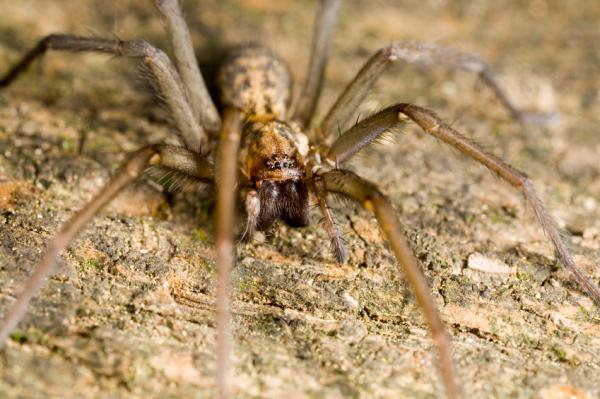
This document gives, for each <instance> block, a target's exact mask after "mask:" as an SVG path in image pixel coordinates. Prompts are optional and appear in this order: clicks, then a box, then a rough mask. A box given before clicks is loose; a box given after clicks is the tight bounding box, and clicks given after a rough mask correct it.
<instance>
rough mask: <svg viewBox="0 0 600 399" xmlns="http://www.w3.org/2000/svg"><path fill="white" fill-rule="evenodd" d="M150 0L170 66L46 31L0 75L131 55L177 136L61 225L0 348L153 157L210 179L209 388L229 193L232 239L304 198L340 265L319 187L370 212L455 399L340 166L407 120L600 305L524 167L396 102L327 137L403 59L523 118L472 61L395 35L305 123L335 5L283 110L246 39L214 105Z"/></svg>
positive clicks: (386, 205)
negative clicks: (457, 79) (487, 187)
mask: <svg viewBox="0 0 600 399" xmlns="http://www.w3.org/2000/svg"><path fill="white" fill-rule="evenodd" d="M156 5H157V8H158V9H159V11H160V13H161V14H162V17H163V18H164V21H165V23H166V30H167V33H168V35H169V38H170V41H171V43H172V46H173V53H174V56H175V61H176V67H175V66H174V65H173V64H172V63H171V61H170V59H169V57H168V56H167V55H166V54H165V53H164V52H162V51H161V50H159V49H157V48H155V47H153V46H152V45H150V44H149V43H147V42H145V41H143V40H129V41H124V40H119V39H103V38H98V37H79V36H74V35H69V34H53V35H49V36H47V37H45V38H44V39H42V40H41V41H40V42H39V43H38V44H37V45H36V46H35V47H34V48H33V49H32V50H30V51H29V52H28V53H27V54H26V55H25V56H24V57H23V58H22V59H21V61H20V62H19V63H17V64H16V65H15V66H14V67H13V68H12V69H10V70H9V71H8V72H7V73H6V74H5V75H4V77H2V79H0V87H6V86H8V85H9V84H10V83H11V82H12V81H13V80H14V79H15V78H16V77H17V76H18V75H19V74H21V73H22V72H24V71H25V70H26V69H27V68H28V66H29V65H30V64H31V63H32V62H33V61H34V60H35V59H36V58H38V57H40V56H42V55H43V54H44V53H45V52H46V51H47V50H66V51H90V52H99V53H107V54H112V55H115V56H124V57H129V58H135V59H139V60H141V62H142V63H143V64H145V66H146V67H148V69H149V70H150V72H151V74H152V76H153V78H154V81H155V83H156V85H157V86H158V88H159V89H160V91H161V93H162V95H163V96H164V99H165V101H166V103H167V105H168V107H169V109H170V111H171V113H172V115H173V118H174V120H175V124H176V127H177V129H178V131H179V134H180V139H181V141H182V146H172V145H165V144H155V145H150V146H147V147H144V148H142V149H140V150H138V151H136V152H134V153H133V154H131V155H130V156H129V158H128V159H127V160H126V161H125V162H124V164H123V165H122V167H121V168H120V169H119V170H118V171H117V172H116V174H115V175H114V177H113V178H111V179H110V181H109V182H108V183H107V184H106V185H105V186H104V187H103V188H102V190H101V191H100V192H99V193H98V194H97V195H96V196H94V197H93V198H92V200H91V201H90V202H88V203H87V205H85V206H84V207H83V209H81V210H80V211H79V212H77V213H76V214H75V215H74V216H73V217H72V218H71V219H70V220H69V221H68V222H66V223H65V224H64V225H63V227H62V228H61V229H60V231H59V232H58V233H57V234H56V235H55V236H54V238H53V239H52V241H51V242H50V243H49V244H48V248H47V251H46V253H45V255H44V256H43V258H42V259H41V260H40V261H39V263H38V265H37V266H36V267H35V270H34V272H33V274H32V276H31V277H30V279H29V280H28V282H27V283H26V285H25V287H24V288H23V289H22V291H21V293H20V295H19V296H18V298H17V300H16V302H15V303H14V304H13V305H12V306H11V307H10V309H9V310H8V312H7V313H6V315H5V317H4V320H3V321H2V324H1V325H0V345H2V343H3V342H4V341H5V340H6V338H7V336H8V335H9V333H10V332H11V331H12V330H13V329H14V328H15V327H16V325H17V323H18V322H19V321H20V320H21V318H22V317H23V315H24V313H25V311H26V308H27V306H28V304H29V301H30V300H31V298H32V297H33V296H34V295H35V293H36V292H37V291H38V290H39V289H40V287H41V285H42V284H43V282H44V280H45V279H46V278H47V277H48V276H49V275H50V274H52V273H53V271H54V269H55V266H56V258H57V256H58V254H59V253H60V252H61V251H62V250H63V249H64V248H65V247H66V246H67V245H69V244H70V243H71V242H72V241H73V240H74V239H75V237H76V235H77V234H78V233H79V232H80V231H81V230H82V229H83V227H84V226H85V224H86V223H87V222H89V221H90V220H91V219H92V218H93V217H94V216H95V215H96V214H97V213H98V212H99V211H100V209H101V208H102V207H103V206H105V205H106V204H107V203H108V202H109V201H110V200H111V199H113V198H114V197H115V195H116V194H117V193H118V192H119V191H120V190H122V189H123V188H124V187H125V186H127V185H128V184H130V183H132V182H134V181H135V180H136V179H138V177H140V176H141V175H142V174H143V173H144V171H145V170H147V169H148V168H149V167H152V166H158V167H160V168H162V169H164V170H170V171H174V172H176V173H178V174H180V175H185V176H187V177H188V178H192V179H195V180H196V181H198V182H209V183H214V184H216V187H217V206H216V238H215V241H216V250H217V270H218V281H217V318H216V319H217V370H218V371H217V373H218V376H217V392H218V396H219V397H226V396H227V395H228V394H229V387H230V376H229V371H230V366H229V352H230V346H231V342H230V338H229V330H230V326H229V324H230V309H229V307H230V304H229V296H230V280H229V274H230V268H231V266H232V263H233V261H234V218H235V214H236V212H235V208H236V196H239V198H240V199H241V200H242V202H243V203H244V204H245V213H246V222H245V229H244V233H243V239H244V240H246V241H250V240H251V239H252V236H253V234H254V233H255V231H257V230H265V229H267V228H269V227H271V225H272V224H273V223H274V222H275V221H277V220H282V221H283V222H285V223H287V224H288V225H290V226H292V227H301V226H307V225H308V224H309V209H310V203H311V202H312V203H314V204H316V206H317V208H318V209H319V211H320V212H321V214H322V216H323V225H324V227H325V229H326V231H327V233H328V235H329V236H330V239H331V244H332V248H333V252H334V256H335V258H336V260H337V261H338V262H345V261H346V260H347V252H346V249H345V246H344V241H343V238H342V234H341V232H340V230H339V229H338V228H337V225H336V222H335V219H334V216H333V215H332V212H331V209H330V207H329V205H328V201H327V195H328V194H329V193H333V194H337V195H341V196H343V197H347V198H350V199H352V200H355V201H357V202H359V203H360V204H361V205H363V206H364V207H365V208H366V209H369V210H371V211H372V212H373V213H374V215H375V217H376V219H377V220H378V222H379V224H380V226H381V229H382V231H383V234H384V235H385V236H386V238H387V239H388V240H389V242H390V244H391V247H392V250H393V252H394V254H395V255H396V257H397V259H398V261H399V263H400V264H401V265H402V267H403V271H404V273H405V275H406V278H407V280H408V282H409V284H410V287H411V288H412V290H413V292H414V294H415V297H416V300H417V302H418V304H419V306H420V307H421V309H422V311H423V314H424V316H425V320H426V322H427V325H428V327H429V330H430V332H431V335H432V337H433V339H434V343H435V345H436V347H437V351H438V355H439V361H440V370H441V374H442V379H443V383H444V386H445V389H446V393H447V396H448V397H451V398H455V397H458V396H459V384H458V381H457V378H456V375H455V370H454V366H453V362H452V360H451V356H450V341H449V338H448V335H447V333H446V330H445V328H444V325H443V322H442V320H441V318H440V315H439V313H438V311H437V309H436V306H435V303H434V301H433V299H432V297H431V294H430V293H429V289H428V287H427V283H426V281H425V278H424V275H423V273H422V271H421V269H420V267H419V265H418V262H417V260H416V259H415V256H414V255H413V252H412V250H411V249H410V246H409V244H408V242H407V239H406V237H405V235H404V232H403V229H402V227H401V225H400V223H399V222H398V220H397V218H396V216H395V212H394V209H393V207H392V205H391V204H390V202H389V201H388V199H387V198H386V196H385V195H384V194H383V193H382V192H381V191H380V190H379V189H378V188H377V187H376V186H375V185H374V184H373V183H371V182H368V181H366V180H365V179H363V178H361V177H360V176H358V175H357V174H355V173H353V172H351V171H349V170H345V169H342V168H341V167H342V166H343V164H344V163H345V162H347V161H348V160H350V159H351V158H352V157H353V156H354V155H355V154H356V153H357V152H358V151H360V150H361V149H363V148H364V147H366V146H368V145H369V144H371V143H373V142H374V141H377V139H378V138H380V137H381V136H382V135H383V134H385V133H386V132H393V131H395V130H396V129H395V128H396V127H397V126H399V125H401V124H404V123H406V122H408V121H412V122H414V123H416V124H417V125H418V126H420V127H421V128H422V130H423V131H424V132H425V133H427V134H430V135H432V136H434V137H435V138H437V139H439V140H441V141H442V142H445V143H447V144H449V145H450V146H452V147H454V148H456V149H457V150H459V151H460V152H462V153H463V154H465V155H466V156H468V157H470V158H473V159H474V160H475V161H477V162H479V163H481V164H482V165H484V166H485V167H487V168H488V169H489V170H490V171H492V172H493V173H494V174H496V175H497V176H499V177H500V178H502V179H504V180H505V181H506V182H507V183H508V184H510V185H511V186H513V187H514V188H515V189H517V190H519V191H520V192H521V193H522V194H523V196H524V197H525V200H526V202H527V203H528V204H529V206H531V208H532V209H533V211H534V213H535V217H536V218H537V220H538V222H539V223H540V225H541V226H542V228H543V229H544V231H545V232H546V234H547V236H548V238H549V239H550V241H551V242H552V244H553V245H554V248H555V250H556V253H557V256H558V258H559V259H560V261H561V263H563V264H564V265H565V266H566V267H567V268H569V270H571V272H572V273H573V274H574V276H575V278H576V279H577V281H578V282H579V283H580V284H581V286H582V287H583V289H584V290H585V291H586V292H587V293H588V294H589V296H590V297H591V298H592V299H593V300H594V301H595V302H596V303H597V304H600V291H599V290H598V288H597V287H596V286H595V285H594V283H593V282H592V281H590V280H589V279H588V277H587V276H586V275H585V274H583V273H582V272H581V271H580V270H579V268H578V267H577V266H576V265H575V263H574V261H573V258H572V256H571V254H570V252H569V250H568V248H567V246H566V245H565V243H564V242H563V240H562V238H561V236H560V233H559V231H558V229H557V227H556V225H555V223H554V221H553V219H552V218H551V216H550V215H549V214H548V213H547V211H546V210H545V209H544V207H543V206H542V203H541V202H540V200H539V199H538V197H537V196H536V194H535V190H534V187H533V185H532V183H531V181H530V180H529V179H528V178H527V176H526V175H525V174H524V173H522V172H520V171H519V170H517V169H515V168H513V167H511V166H510V165H508V164H507V163H506V162H505V161H503V160H502V159H500V158H499V157H497V156H495V155H493V154H492V153H490V152H487V151H485V150H484V149H482V148H481V147H480V146H478V145H477V144H475V143H474V142H473V141H471V140H469V139H468V138H466V137H465V136H463V135H461V134H460V133H459V132H457V131H456V130H454V129H453V128H452V127H451V126H449V125H448V124H446V123H444V122H443V121H442V120H441V119H440V118H438V117H437V116H436V115H435V114H434V113H433V112H432V111H430V110H428V109H425V108H422V107H420V106H417V105H414V104H407V103H399V104H396V105H393V106H391V107H388V108H386V109H384V110H382V111H380V112H377V113H375V114H374V115H371V116H369V117H366V118H364V119H363V120H361V121H360V122H358V123H356V124H355V125H353V126H352V127H350V128H348V129H347V130H345V131H344V132H343V133H342V134H341V135H340V136H339V137H337V138H336V136H335V132H336V131H337V128H338V126H342V127H343V126H345V125H346V124H347V123H348V122H349V119H350V117H351V115H352V114H353V112H354V111H355V110H356V108H357V107H358V106H359V105H360V103H361V102H362V100H363V99H364V98H365V96H366V95H367V93H368V92H369V91H370V90H371V88H372V87H373V85H374V84H375V82H376V81H377V79H378V78H379V77H380V76H381V75H382V74H383V73H384V72H385V71H386V70H387V69H388V67H389V66H390V65H391V64H393V63H396V62H402V61H403V62H407V63H414V64H418V65H424V66H434V65H440V66H442V67H446V68H448V69H460V70H466V71H470V72H472V73H475V74H476V75H477V76H478V77H479V78H481V80H482V82H483V83H484V84H485V85H487V86H489V87H490V88H491V90H492V91H493V92H494V94H495V95H496V96H497V98H498V99H499V101H500V102H501V104H502V105H503V106H504V107H505V108H506V109H507V110H508V111H509V113H510V114H511V116H512V117H513V118H515V119H517V120H519V121H522V122H523V121H524V122H527V121H531V120H533V119H535V118H533V119H532V115H531V114H527V113H524V112H521V111H519V110H517V109H516V108H515V107H514V106H513V105H512V104H511V102H510V101H509V100H508V99H507V97H506V95H505V94H504V93H503V91H502V90H501V89H500V88H499V86H498V85H497V84H496V82H495V80H494V79H493V77H492V75H491V74H490V72H489V69H488V68H487V66H486V65H485V63H484V62H483V61H481V60H480V59H478V58H476V57H473V56H470V55H466V54H461V53H458V52H456V51H453V50H451V49H448V48H443V47H438V46H433V45H416V44H413V43H396V44H392V45H390V46H387V47H384V48H382V49H380V50H379V51H377V52H376V53H375V54H374V55H373V56H372V57H371V58H370V59H369V60H368V61H367V63H366V64H365V65H364V66H363V67H362V68H361V69H360V71H359V72H358V74H357V75H356V77H355V78H354V79H353V80H352V81H351V82H350V83H349V84H348V85H347V87H346V88H345V90H344V91H343V92H342V93H341V95H340V96H339V97H338V99H337V101H336V102H335V103H334V105H333V106H332V107H331V108H330V109H329V111H328V112H327V114H326V116H325V117H324V119H323V120H322V121H321V122H320V124H318V125H317V127H316V128H315V129H313V130H309V128H310V127H311V126H312V122H313V117H314V114H315V109H316V107H317V103H318V100H319V94H320V92H321V88H322V82H323V78H324V71H325V67H326V63H327V58H328V54H329V48H330V42H331V37H332V34H333V30H334V25H335V22H336V19H337V14H338V10H339V6H340V0H321V1H320V9H319V12H318V14H317V18H316V25H315V32H314V40H313V44H312V51H311V58H310V62H309V68H308V73H307V77H306V80H305V82H304V86H303V89H302V91H301V94H300V96H299V97H298V101H296V102H295V104H294V106H292V107H290V106H289V105H290V97H291V76H290V73H289V71H288V68H287V66H286V64H285V62H284V61H283V60H281V59H280V58H278V56H277V55H275V54H274V53H272V52H271V51H270V50H268V49H267V48H266V47H263V46H261V45H245V46H239V47H236V48H234V49H232V50H231V51H230V52H229V54H228V56H227V57H226V59H225V60H224V62H223V64H222V66H221V69H220V72H219V76H218V86H219V88H220V100H221V101H220V103H221V104H222V105H223V109H222V113H221V114H219V111H218V110H217V107H216V106H215V103H214V102H213V100H212V99H211V97H210V95H209V92H208V90H207V89H206V86H205V83H204V81H203V78H202V76H201V74H200V70H199V67H198V63H197V61H196V58H195V55H194V52H193V49H192V43H191V39H190V34H189V31H188V28H187V25H186V23H185V21H184V18H183V15H182V12H181V10H180V8H179V4H178V1H177V0H156ZM305 133H306V134H305ZM238 171H239V173H238Z"/></svg>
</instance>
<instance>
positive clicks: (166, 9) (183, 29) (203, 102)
mask: <svg viewBox="0 0 600 399" xmlns="http://www.w3.org/2000/svg"><path fill="white" fill-rule="evenodd" d="M155 3H156V7H157V8H158V10H159V11H160V13H161V14H162V16H163V19H164V21H165V30H166V31H167V35H168V36H169V40H170V41H171V46H172V47H173V55H174V57H175V63H176V64H177V70H178V71H179V73H180V74H181V79H182V80H183V83H184V86H185V89H186V93H187V95H188V98H189V99H190V103H191V106H192V109H193V111H194V114H195V115H197V116H198V118H199V121H200V125H201V126H203V127H204V128H205V129H206V130H208V131H210V132H218V131H219V128H220V127H221V118H220V116H219V112H218V110H217V107H216V106H215V104H214V102H213V100H212V99H211V98H210V94H209V93H208V89H207V88H206V84H205V83H204V79H203V78H202V74H201V73H200V67H199V66H198V60H197V59H196V54H194V46H193V44H192V38H191V36H190V30H189V29H188V25H187V23H186V22H185V18H183V13H182V12H181V7H180V6H179V0H155Z"/></svg>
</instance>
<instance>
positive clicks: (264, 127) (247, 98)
mask: <svg viewBox="0 0 600 399" xmlns="http://www.w3.org/2000/svg"><path fill="white" fill-rule="evenodd" d="M218 81H219V89H220V93H221V101H222V103H223V105H224V106H226V107H235V108H237V109H239V110H240V111H241V112H242V114H243V115H244V118H245V119H246V121H247V123H246V124H245V125H244V128H243V131H242V146H241V151H240V163H241V165H242V170H243V174H244V176H245V177H246V178H247V179H248V180H249V182H250V186H251V187H252V188H253V189H254V190H253V191H250V192H249V193H248V192H247V193H246V195H249V196H250V199H249V200H248V201H247V202H246V207H247V213H248V218H249V219H252V218H254V219H255V220H249V222H250V223H251V224H254V227H255V228H257V229H259V230H264V229H266V228H268V227H270V226H271V225H272V224H273V222H275V221H276V220H277V219H281V220H283V221H284V222H286V223H287V224H288V225H290V226H293V227H302V226H307V225H308V223H309V220H308V213H309V205H308V188H307V183H306V181H305V178H306V171H305V165H304V158H305V157H306V155H307V154H308V149H309V147H308V138H307V137H306V135H305V134H304V133H303V132H302V131H301V129H300V127H299V126H298V124H296V123H293V122H286V121H285V119H286V115H287V112H288V109H287V108H288V104H289V97H290V85H291V78H290V75H289V70H288V67H287V65H286V63H285V62H284V61H283V60H281V59H280V58H279V57H277V55H275V54H274V53H273V52H272V51H270V50H269V49H268V48H266V47H264V46H261V45H257V44H251V45H245V46H240V47H236V48H234V49H232V50H230V52H229V53H228V56H227V57H226V58H225V61H224V63H223V65H222V66H221V69H220V72H219V79H218ZM250 227H251V228H252V226H250ZM252 231H253V230H246V234H245V239H246V240H249V239H250V238H251V233H252Z"/></svg>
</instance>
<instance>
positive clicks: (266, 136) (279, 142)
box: [245, 121, 309, 229]
mask: <svg viewBox="0 0 600 399" xmlns="http://www.w3.org/2000/svg"><path fill="white" fill-rule="evenodd" d="M247 129H248V130H247V134H246V137H247V140H248V146H247V153H246V154H245V157H246V173H247V176H248V177H249V178H250V180H251V181H252V182H253V183H254V186H255V187H256V190H257V192H258V197H259V199H260V214H259V216H258V228H259V229H265V228H267V227H269V226H270V225H271V224H273V222H274V221H275V220H277V219H282V220H283V221H284V222H286V223H287V224H289V225H290V226H294V227H300V226H306V225H308V210H309V207H308V189H307V186H306V182H305V177H306V171H305V167H304V156H305V155H306V153H307V152H308V139H307V138H306V136H305V135H304V134H302V132H300V130H299V129H298V128H297V127H295V126H293V125H291V124H287V123H284V122H280V121H269V122H266V123H253V124H251V125H249V126H248V128H247Z"/></svg>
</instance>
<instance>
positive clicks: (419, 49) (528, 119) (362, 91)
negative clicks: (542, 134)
mask: <svg viewBox="0 0 600 399" xmlns="http://www.w3.org/2000/svg"><path fill="white" fill-rule="evenodd" d="M401 61H403V62H406V63H409V64H416V65H419V66H423V67H427V68H429V67H436V66H439V67H443V68H446V69H449V70H463V71H468V72H471V73H474V74H476V75H477V77H479V78H480V79H481V81H482V82H483V83H484V84H485V85H486V86H488V87H489V88H490V89H491V90H492V91H493V92H494V95H495V96H496V97H497V98H498V100H499V101H500V103H501V104H502V105H503V106H504V107H505V108H506V109H507V110H508V112H509V113H510V115H511V116H512V117H513V118H514V119H515V120H517V121H519V122H522V123H534V124H545V123H548V122H549V121H550V120H551V116H552V115H544V114H537V113H528V112H525V111H522V110H519V109H518V108H517V107H516V106H515V105H514V104H513V103H512V102H511V101H510V100H509V99H508V96H507V95H506V93H505V92H504V91H503V90H502V89H501V88H500V86H499V85H498V83H497V82H496V80H495V78H494V77H493V75H492V72H491V71H490V68H489V67H488V65H487V64H486V63H485V61H483V60H482V59H481V58H479V57H477V56H474V55H472V54H465V53H461V52H458V51H456V50H454V49H452V48H448V47H442V46H437V45H433V44H416V43H395V44H392V45H391V46H387V47H384V48H382V49H380V50H379V51H377V52H376V53H375V55H373V56H372V57H371V58H370V59H369V60H368V61H367V62H366V63H365V65H364V66H363V67H362V68H361V70H360V71H359V72H358V73H357V75H356V76H355V77H354V79H353V80H352V81H351V82H350V83H349V84H348V86H346V88H345V89H344V91H343V92H342V93H341V94H340V96H339V97H338V99H337V100H336V102H335V104H334V105H333V106H332V107H331V108H330V109H329V111H328V112H327V115H326V116H325V118H324V119H323V121H322V122H321V125H320V129H319V132H320V134H321V135H320V137H318V139H319V140H320V141H321V142H324V143H325V144H331V143H332V142H333V141H334V139H335V136H334V135H333V132H337V131H338V129H339V128H341V129H345V128H346V126H347V124H348V121H349V120H350V117H351V116H352V114H353V113H354V112H355V110H356V109H357V107H358V106H359V105H360V104H361V103H362V101H363V100H364V98H365V97H366V95H367V94H368V93H369V92H370V91H371V89H372V88H373V85H374V84H375V82H377V80H378V79H379V77H380V76H381V75H382V74H383V73H384V72H385V71H387V70H388V69H389V68H390V66H391V65H392V64H394V63H396V62H401Z"/></svg>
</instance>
